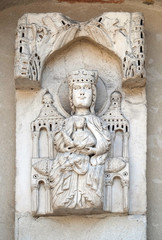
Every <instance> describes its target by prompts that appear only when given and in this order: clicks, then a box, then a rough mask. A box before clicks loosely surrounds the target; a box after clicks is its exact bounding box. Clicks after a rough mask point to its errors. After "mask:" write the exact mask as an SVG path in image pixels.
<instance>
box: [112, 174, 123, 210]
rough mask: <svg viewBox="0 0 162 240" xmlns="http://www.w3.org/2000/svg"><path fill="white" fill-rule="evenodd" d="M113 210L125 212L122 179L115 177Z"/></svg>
mask: <svg viewBox="0 0 162 240" xmlns="http://www.w3.org/2000/svg"><path fill="white" fill-rule="evenodd" d="M112 212H114V213H115V212H116V213H117V212H123V188H122V185H121V179H120V178H119V177H115V178H114V180H113V185H112Z"/></svg>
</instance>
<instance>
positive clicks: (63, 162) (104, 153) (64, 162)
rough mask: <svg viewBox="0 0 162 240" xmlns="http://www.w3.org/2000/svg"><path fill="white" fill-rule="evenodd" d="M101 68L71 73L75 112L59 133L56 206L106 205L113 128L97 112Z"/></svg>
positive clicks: (52, 175)
mask: <svg viewBox="0 0 162 240" xmlns="http://www.w3.org/2000/svg"><path fill="white" fill-rule="evenodd" d="M97 78H98V76H97V71H87V70H79V71H73V72H72V73H70V74H69V75H68V85H69V100H70V105H71V109H72V116H71V117H69V118H67V119H66V120H65V122H64V126H63V127H62V129H61V130H58V131H57V132H56V133H55V148H56V150H57V155H56V158H55V160H54V163H53V166H52V169H51V171H50V183H51V184H50V185H51V194H52V196H51V197H52V199H51V201H52V207H53V209H54V210H55V209H61V208H63V209H66V208H67V209H82V210H83V209H93V208H98V209H102V201H103V199H102V198H103V196H102V194H103V177H104V164H105V161H106V159H107V158H108V151H109V148H110V137H109V132H108V130H107V129H106V128H104V126H103V124H102V121H101V119H100V118H99V117H97V116H96V115H95V112H94V107H95V102H96V83H97Z"/></svg>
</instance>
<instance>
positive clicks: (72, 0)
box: [58, 0, 124, 4]
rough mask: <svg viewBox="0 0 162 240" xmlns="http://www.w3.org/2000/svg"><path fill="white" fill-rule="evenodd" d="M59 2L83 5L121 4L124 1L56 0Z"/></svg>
mask: <svg viewBox="0 0 162 240" xmlns="http://www.w3.org/2000/svg"><path fill="white" fill-rule="evenodd" d="M58 1H59V2H69V3H76V2H84V3H86V2H87V3H99V2H100V3H115V4H118V3H123V2H124V0H58Z"/></svg>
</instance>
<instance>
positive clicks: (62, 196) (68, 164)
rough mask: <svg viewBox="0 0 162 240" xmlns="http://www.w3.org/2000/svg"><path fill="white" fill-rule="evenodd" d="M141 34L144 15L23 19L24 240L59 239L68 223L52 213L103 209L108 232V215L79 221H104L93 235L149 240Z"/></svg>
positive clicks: (19, 200)
mask: <svg viewBox="0 0 162 240" xmlns="http://www.w3.org/2000/svg"><path fill="white" fill-rule="evenodd" d="M144 37H145V36H144V18H143V15H142V14H141V13H127V12H115V13H113V12H109V13H108V12H107V13H103V14H102V15H100V16H98V17H95V18H93V19H90V20H89V21H86V22H78V21H74V20H72V19H70V18H69V17H66V16H64V15H62V14H61V13H41V14H34V13H28V14H25V15H24V16H22V17H21V18H20V19H19V21H18V26H17V32H16V45H15V46H16V49H15V85H16V88H17V91H16V98H17V103H16V104H17V107H16V111H17V114H16V117H17V121H16V169H17V174H16V225H17V227H16V228H17V229H18V231H17V235H18V237H17V238H18V239H24V238H26V239H28V238H31V239H35V238H39V237H40V235H39V234H38V232H39V231H41V230H42V228H44V229H45V231H44V235H42V236H45V235H46V232H48V234H49V238H50V239H53V236H55V233H56V235H57V231H58V232H59V234H60V229H62V223H63V222H62V220H63V219H66V217H65V218H61V219H60V218H57V217H52V218H51V217H50V216H59V215H62V216H63V215H71V214H74V215H89V214H100V213H102V214H103V213H104V217H105V219H104V220H103V221H102V222H103V226H102V227H101V221H100V220H101V219H100V217H101V218H102V217H103V215H102V216H97V215H93V216H91V218H89V216H87V217H79V218H80V219H81V218H82V219H87V220H88V221H86V222H87V223H88V224H89V223H91V224H92V225H93V223H94V221H95V222H96V219H99V220H97V222H98V223H97V225H98V224H99V225H98V227H97V230H96V231H98V228H100V227H101V229H100V230H101V231H105V228H106V229H107V230H106V231H107V232H108V234H109V235H110V236H112V238H114V239H118V238H119V236H121V238H122V239H125V238H129V239H138V238H139V239H145V236H144V234H145V229H146V222H145V220H146V216H145V214H146V179H145V172H146V135H147V134H146V116H147V109H146V95H145V80H146V79H145V77H146V76H145V68H144V63H145V55H144ZM113 214H116V215H115V216H116V217H117V218H115V219H112V218H111V219H109V217H110V216H112V215H113ZM127 215H131V216H127ZM38 217H40V218H39V220H38V221H37V218H38ZM68 219H71V220H70V221H71V225H73V223H74V219H75V218H70V217H68ZM92 219H93V221H92ZM116 219H117V220H116ZM55 220H56V221H55ZM63 221H64V220H63ZM68 221H69V220H68ZM81 222H82V220H81ZM67 223H68V224H67V225H66V227H67V228H68V226H69V222H67ZM113 223H114V224H115V225H114V224H113ZM79 224H80V222H78V223H77V224H74V225H73V228H71V229H75V230H76V227H77V226H79ZM112 224H113V225H112ZM85 225H86V223H84V224H82V227H83V226H85ZM92 225H89V226H92ZM31 226H32V232H33V235H31V233H29V234H28V231H27V230H26V229H30V228H31ZM57 226H59V227H58V229H57ZM112 226H113V227H112ZM114 226H115V227H114ZM66 227H65V232H66V229H67V228H66ZM136 228H138V229H140V234H141V235H140V236H139V235H136ZM78 229H81V228H78ZM87 229H90V228H87ZM123 229H125V230H124V231H123ZM101 231H100V232H101ZM86 232H87V231H86ZM77 236H79V235H77ZM100 236H101V235H98V238H100ZM102 236H105V235H102ZM138 236H139V237H138ZM82 238H84V236H82ZM101 238H102V237H101Z"/></svg>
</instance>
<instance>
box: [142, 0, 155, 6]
mask: <svg viewBox="0 0 162 240" xmlns="http://www.w3.org/2000/svg"><path fill="white" fill-rule="evenodd" d="M154 2H155V1H154V0H145V1H144V2H143V3H144V4H147V5H151V4H154Z"/></svg>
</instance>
